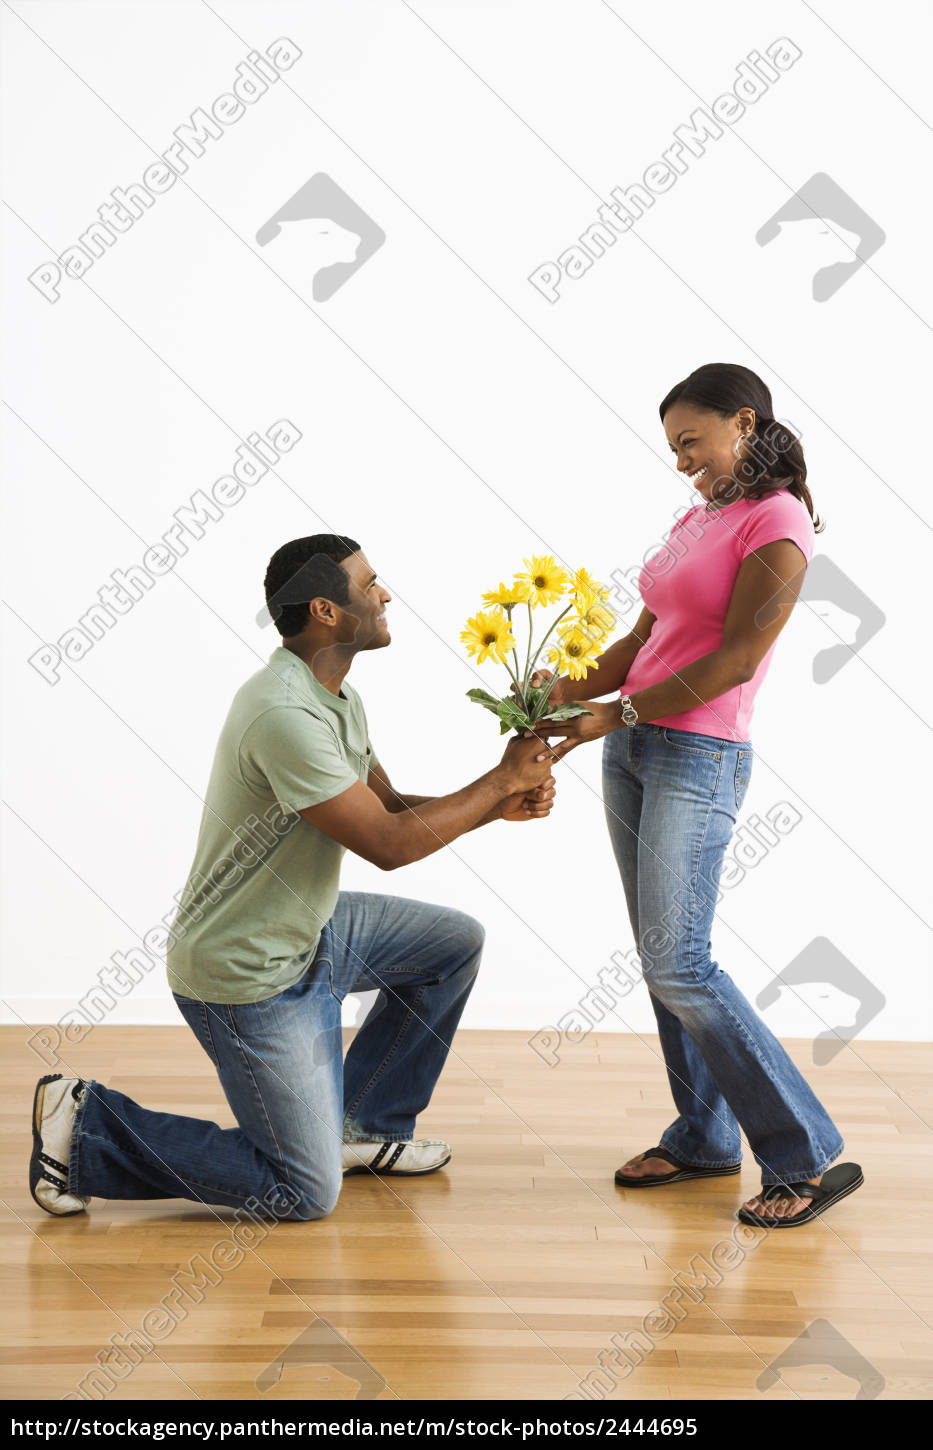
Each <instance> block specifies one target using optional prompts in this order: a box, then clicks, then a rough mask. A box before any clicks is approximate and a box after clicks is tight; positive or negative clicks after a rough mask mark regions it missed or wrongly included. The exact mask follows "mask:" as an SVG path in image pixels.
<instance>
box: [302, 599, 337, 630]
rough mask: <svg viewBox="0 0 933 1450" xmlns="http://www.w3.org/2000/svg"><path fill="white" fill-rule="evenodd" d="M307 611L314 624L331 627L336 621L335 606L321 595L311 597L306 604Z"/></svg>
mask: <svg viewBox="0 0 933 1450" xmlns="http://www.w3.org/2000/svg"><path fill="white" fill-rule="evenodd" d="M308 611H309V614H310V617H311V620H313V622H314V623H315V624H324V625H327V626H328V627H329V628H330V629H333V628H334V626H335V625H336V623H337V606H336V605H335V604H334V603H333V602H332V601H331V600H330V599H325V598H323V596H319V597H318V598H317V599H312V600H311V601H310V602H309V604H308ZM309 622H310V621H309Z"/></svg>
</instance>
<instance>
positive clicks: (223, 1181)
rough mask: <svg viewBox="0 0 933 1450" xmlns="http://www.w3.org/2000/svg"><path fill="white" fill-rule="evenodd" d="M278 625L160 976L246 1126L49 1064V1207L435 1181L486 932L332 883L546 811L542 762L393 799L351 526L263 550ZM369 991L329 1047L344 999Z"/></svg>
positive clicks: (536, 753) (319, 1200)
mask: <svg viewBox="0 0 933 1450" xmlns="http://www.w3.org/2000/svg"><path fill="white" fill-rule="evenodd" d="M265 591H266V600H267V604H268V607H269V612H270V613H271V614H272V616H273V618H274V619H275V622H276V626H277V628H278V630H279V633H280V634H281V636H282V644H281V645H280V646H279V648H277V649H275V650H273V652H272V655H271V656H270V659H269V663H268V665H265V666H263V668H262V669H260V670H259V671H257V673H256V674H254V675H253V676H252V677H251V678H250V679H249V680H247V681H246V683H245V684H244V685H243V686H242V687H241V688H240V690H239V691H238V692H237V694H236V696H235V697H234V700H233V704H232V706H231V708H230V712H229V714H228V716H227V719H226V722H225V724H224V727H223V730H222V731H221V735H220V740H219V743H218V745H217V750H216V754H215V757H214V764H213V769H212V772H211V777H210V782H209V784H208V788H207V796H206V801H205V806H204V812H203V815H202V819H201V827H200V832H199V835H198V842H197V848H196V852H195V858H194V862H193V863H192V867H191V873H190V875H189V878H188V882H187V884H186V886H185V889H184V891H183V892H182V895H181V897H180V898H179V908H178V912H177V914H176V916H175V919H174V921H173V922H172V927H171V931H170V933H169V939H168V944H167V953H166V959H167V963H168V970H169V982H170V985H171V987H172V990H173V993H174V995H175V1000H176V1002H177V1003H178V1006H179V1008H180V1010H181V1012H182V1015H183V1016H184V1018H185V1021H186V1022H187V1023H188V1025H189V1026H190V1027H191V1029H192V1031H193V1032H194V1033H195V1035H196V1037H197V1038H198V1041H199V1042H200V1043H201V1045H202V1047H203V1048H204V1050H205V1051H206V1052H207V1054H208V1056H209V1057H210V1059H211V1061H212V1062H213V1064H214V1066H215V1068H216V1069H217V1072H218V1075H219V1077H220V1081H221V1084H222V1086H223V1089H224V1093H225V1094H226V1097H227V1101H228V1103H229V1104H230V1107H231V1109H232V1111H233V1114H234V1117H235V1118H236V1121H237V1124H238V1127H236V1128H220V1127H218V1126H217V1124H216V1123H211V1122H206V1121H203V1120H201V1119H198V1118H187V1117H179V1116H175V1115H174V1114H168V1113H162V1112H153V1111H152V1110H151V1109H148V1108H143V1107H141V1106H140V1105H139V1104H138V1103H135V1102H133V1101H132V1100H131V1099H130V1098H128V1097H126V1096H125V1095H124V1094H123V1093H119V1092H116V1091H114V1090H113V1089H112V1088H107V1087H104V1086H103V1085H102V1084H101V1083H98V1082H94V1081H87V1082H85V1081H82V1080H81V1079H78V1078H66V1077H63V1076H61V1075H60V1074H58V1075H53V1076H51V1077H46V1078H43V1079H42V1080H41V1081H40V1083H39V1084H38V1086H37V1088H36V1094H35V1100H34V1105H33V1138H34V1148H33V1154H32V1159H31V1163H30V1188H31V1191H32V1194H33V1197H34V1198H35V1200H36V1202H37V1203H39V1204H40V1205H41V1207H42V1208H44V1209H46V1210H47V1211H48V1212H49V1213H52V1214H56V1215H64V1214H72V1213H80V1212H82V1211H83V1210H84V1209H85V1208H86V1207H87V1204H88V1202H89V1199H90V1198H91V1197H92V1196H94V1195H97V1196H100V1197H105V1198H188V1199H194V1200H196V1201H199V1202H203V1203H209V1204H226V1205H228V1206H233V1207H236V1208H244V1207H248V1208H251V1209H252V1208H254V1207H256V1206H257V1205H259V1204H260V1203H261V1204H262V1205H265V1208H266V1209H267V1210H268V1211H269V1212H270V1213H272V1214H275V1215H277V1216H279V1217H285V1218H297V1219H314V1218H321V1217H323V1216H324V1215H325V1214H328V1213H330V1212H331V1210H332V1209H333V1207H334V1205H335V1203H336V1202H337V1197H338V1194H339V1192H340V1188H341V1183H342V1179H343V1175H344V1174H345V1173H352V1172H364V1171H371V1172H375V1173H380V1174H383V1173H391V1174H414V1173H432V1172H434V1171H435V1170H436V1169H438V1168H442V1167H443V1166H444V1164H445V1163H447V1162H448V1160H449V1159H450V1156H451V1150H450V1147H449V1146H448V1144H447V1143H444V1142H440V1141H437V1140H434V1139H423V1138H422V1139H415V1138H414V1126H415V1118H416V1116H417V1115H418V1113H419V1112H421V1111H422V1109H423V1108H424V1107H425V1106H426V1104H427V1103H428V1102H429V1101H430V1098H431V1093H432V1091H433V1089H434V1084H435V1083H436V1081H437V1078H438V1076H439V1074H440V1071H441V1068H442V1067H443V1065H444V1061H445V1059H446V1056H447V1052H448V1049H449V1047H450V1043H451V1040H452V1038H453V1035H454V1032H455V1030H456V1027H457V1023H458V1022H459V1020H460V1015H461V1013H462V1011H463V1008H464V1005H465V1004H466V1000H467V997H468V996H469V993H470V990H471V988H472V986H473V982H474V980H475V977H476V972H477V969H478V967H479V960H480V952H481V948H482V942H483V929H482V927H481V926H480V924H479V922H478V921H475V920H474V919H473V918H472V917H470V916H466V915H464V913H462V912H460V911H453V910H450V909H448V908H445V907H441V906H430V905H427V904H425V903H423V902H418V901H409V900H404V899H402V898H398V897H393V896H379V895H371V894H368V893H364V892H340V891H339V872H340V862H341V858H342V856H343V853H344V851H345V850H351V851H355V852H356V853H357V855H359V856H362V857H364V859H365V860H367V861H372V862H373V863H374V864H375V865H377V866H379V867H381V868H382V869H383V870H385V871H392V870H395V869H396V868H397V867H399V866H404V865H407V864H408V863H409V862H412V861H420V860H422V859H423V858H424V857H426V856H430V855H431V854H432V853H433V852H435V851H437V850H439V849H440V848H441V847H442V846H445V845H447V844H448V843H449V842H451V841H454V840H456V838H457V837H458V836H460V835H462V834H463V833H464V832H465V831H469V830H473V829H474V828H475V827H477V826H482V825H487V824H488V823H489V822H491V821H497V820H506V821H526V820H532V819H535V818H540V817H542V816H546V815H547V814H548V812H549V811H550V809H551V806H552V804H553V797H554V781H553V777H552V776H551V775H550V764H549V759H550V757H549V755H548V754H547V753H541V744H540V742H539V741H537V740H520V739H512V740H510V742H509V744H508V745H507V747H506V749H505V753H504V754H503V756H502V759H501V761H500V762H499V764H498V765H496V766H495V767H494V768H493V769H492V770H490V771H488V772H487V773H486V774H485V775H482V776H480V778H479V779H478V780H475V781H473V782H472V784H470V785H467V786H464V787H463V788H462V789H461V790H458V791H455V792H454V793H453V794H451V795H446V796H439V797H436V798H435V797H431V796H415V795H400V794H399V793H398V792H397V791H395V790H394V789H393V787H392V785H391V783H390V781H389V777H388V776H387V774H386V772H385V770H384V768H383V766H382V765H381V764H380V762H379V761H378V760H377V758H376V755H375V753H374V751H373V748H372V745H371V744H370V740H369V733H368V729H367V724H366V715H365V713H364V710H363V705H362V702H361V700H360V698H359V696H358V695H357V693H356V691H355V690H353V689H352V688H351V687H350V686H349V685H348V684H347V683H346V676H347V673H348V671H349V669H350V666H351V665H352V663H353V661H354V659H355V657H356V656H357V654H359V653H361V652H362V651H365V650H373V649H382V648H383V647H384V646H385V645H387V644H389V642H390V636H389V631H388V626H387V624H386V615H385V610H386V605H387V604H388V603H389V602H390V598H391V596H390V595H389V593H388V591H387V590H386V589H385V588H384V587H383V585H382V584H381V583H380V582H379V580H378V579H377V576H376V574H375V572H374V570H373V569H372V567H371V566H370V564H369V563H368V561H367V560H366V558H365V556H364V555H363V553H362V552H361V550H360V546H359V545H358V544H357V543H355V542H354V541H353V540H352V539H345V538H341V537H339V536H337V535H333V534H315V535H313V536H311V537H310V538H304V539H294V540H293V541H292V542H291V543H289V544H286V545H284V547H283V548H281V549H279V550H278V551H277V552H276V553H275V554H274V555H273V557H272V559H271V561H270V563H269V567H268V570H267V573H266V579H265ZM373 988H376V989H378V990H379V996H378V997H377V999H376V1002H375V1005H374V1008H373V1010H372V1011H371V1012H370V1014H369V1015H368V1017H367V1019H366V1021H365V1023H364V1024H363V1026H362V1027H361V1028H360V1030H359V1031H358V1032H357V1034H356V1036H355V1038H354V1041H353V1043H352V1045H351V1047H350V1049H349V1051H348V1053H347V1057H346V1061H345V1062H344V1061H342V1039H341V1013H340V1007H341V1002H342V1001H343V998H344V997H345V996H346V995H347V993H348V992H353V991H365V990H370V989H373Z"/></svg>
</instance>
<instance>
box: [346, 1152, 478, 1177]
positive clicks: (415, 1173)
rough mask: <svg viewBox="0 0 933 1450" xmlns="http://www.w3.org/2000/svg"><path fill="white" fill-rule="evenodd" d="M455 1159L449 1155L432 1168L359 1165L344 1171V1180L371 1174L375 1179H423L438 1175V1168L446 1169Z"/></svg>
mask: <svg viewBox="0 0 933 1450" xmlns="http://www.w3.org/2000/svg"><path fill="white" fill-rule="evenodd" d="M452 1157H453V1154H452V1153H448V1154H447V1157H446V1158H445V1159H444V1161H443V1162H442V1163H432V1164H431V1167H430V1168H369V1167H368V1166H367V1165H366V1164H365V1163H357V1164H355V1165H354V1166H353V1167H352V1168H345V1169H344V1170H343V1176H344V1178H352V1176H353V1174H354V1173H371V1174H372V1175H373V1177H374V1178H423V1177H424V1175H425V1173H436V1172H437V1170H438V1168H444V1167H445V1166H446V1165H447V1164H448V1163H449V1162H450V1160H451V1158H452Z"/></svg>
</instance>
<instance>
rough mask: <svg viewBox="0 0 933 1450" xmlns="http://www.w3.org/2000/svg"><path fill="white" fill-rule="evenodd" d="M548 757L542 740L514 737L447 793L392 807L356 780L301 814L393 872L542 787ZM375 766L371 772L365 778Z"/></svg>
mask: <svg viewBox="0 0 933 1450" xmlns="http://www.w3.org/2000/svg"><path fill="white" fill-rule="evenodd" d="M550 761H551V756H550V752H548V751H547V750H546V748H545V747H543V746H542V743H541V741H539V740H520V739H518V738H517V737H515V738H513V739H511V740H510V741H509V743H508V745H507V746H506V748H505V754H504V755H503V757H502V759H501V761H500V762H499V764H498V765H496V766H494V767H493V769H492V770H490V771H487V773H486V774H485V775H481V776H480V777H479V779H478V780H474V781H473V782H472V783H471V784H470V785H466V786H464V787H463V789H462V790H458V791H454V793H453V794H452V795H443V796H436V797H434V798H433V799H432V798H430V797H429V798H428V799H427V800H426V801H423V802H421V803H420V804H418V805H417V807H414V808H412V807H409V808H407V809H406V808H404V807H400V808H399V809H398V810H395V811H391V810H389V809H387V807H386V805H385V804H384V802H383V800H382V799H381V798H380V795H379V794H377V791H376V790H372V789H370V787H369V785H364V784H363V782H362V781H357V783H356V784H355V785H352V786H350V788H349V789H348V790H345V791H342V792H341V793H340V795H337V796H334V797H333V798H332V799H331V800H329V801H324V802H323V804H321V805H318V806H308V807H306V808H305V809H304V810H303V811H301V812H300V814H301V815H302V816H303V817H304V819H305V820H306V821H308V822H310V824H311V825H312V826H316V827H317V829H318V830H319V831H323V832H324V834H325V835H326V836H330V837H331V838H332V839H333V840H335V841H339V842H340V844H341V846H346V848H347V850H348V851H354V852H355V853H356V855H357V856H362V857H363V859H364V860H366V861H371V862H372V863H373V865H374V866H379V867H380V868H381V870H383V871H394V870H396V868H397V867H399V866H407V865H409V864H410V863H411V862H412V861H421V860H423V859H424V858H425V857H426V856H431V855H433V854H434V852H435V851H439V850H440V848H441V846H446V845H449V843H450V842H451V841H455V840H456V839H457V837H458V836H462V835H463V833H464V832H465V831H469V830H471V829H472V828H473V827H474V826H477V825H479V824H480V822H481V821H483V820H484V818H486V817H487V816H488V817H489V818H490V819H496V816H495V815H493V814H492V813H493V812H494V811H495V810H496V808H497V807H498V806H499V805H500V804H501V803H502V802H504V801H506V800H507V799H508V798H509V797H510V796H514V795H516V794H518V793H519V792H521V793H522V794H523V795H525V794H527V793H528V792H529V791H534V790H536V789H537V788H538V787H539V786H543V784H544V782H545V781H546V780H547V779H548V777H549V776H550ZM379 769H380V768H379V767H378V766H377V767H376V770H375V771H371V772H370V777H372V776H374V775H376V772H377V771H378V770H379ZM382 774H383V776H384V775H385V772H382ZM377 781H378V776H377ZM379 788H380V790H382V791H383V792H384V791H386V790H388V791H389V792H391V790H392V787H391V786H390V785H388V782H387V780H386V781H385V783H383V782H382V781H379ZM413 799H416V800H417V799H419V798H418V797H415V798H413Z"/></svg>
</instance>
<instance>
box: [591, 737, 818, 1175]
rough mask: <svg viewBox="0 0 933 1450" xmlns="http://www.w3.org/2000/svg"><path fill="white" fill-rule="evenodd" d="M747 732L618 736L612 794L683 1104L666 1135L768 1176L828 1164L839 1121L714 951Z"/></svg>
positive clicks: (612, 813) (692, 1155)
mask: <svg viewBox="0 0 933 1450" xmlns="http://www.w3.org/2000/svg"><path fill="white" fill-rule="evenodd" d="M751 765H752V748H751V745H750V744H749V743H748V742H747V741H744V742H739V743H736V742H734V741H731V740H720V739H718V738H716V737H714V736H711V735H699V734H696V733H695V732H693V731H689V730H672V729H670V728H668V727H666V726H662V725H635V726H634V727H632V728H631V729H619V730H616V731H613V733H612V734H611V735H609V736H607V737H606V742H605V746H604V751H603V799H604V801H605V807H606V819H607V822H608V825H609V834H610V836H611V838H612V847H613V850H614V852H615V857H616V861H617V863H618V866H619V871H620V873H621V876H622V885H623V888H624V891H625V898H626V903H627V905H628V913H629V920H630V921H631V925H632V931H633V932H634V934H635V941H636V944H637V947H638V952H639V956H640V959H641V965H642V968H643V971H644V977H645V983H646V985H647V987H648V991H649V994H650V997H651V1005H652V1007H653V1008H654V1013H655V1016H656V1018H657V1022H658V1031H659V1033H660V1037H661V1050H662V1052H663V1053H664V1061H665V1064H666V1066H667V1074H668V1079H669V1081H670V1085H671V1091H672V1093H673V1096H674V1105H675V1107H676V1109H677V1112H678V1115H679V1116H678V1117H677V1118H676V1119H675V1120H674V1122H673V1123H671V1125H670V1127H669V1128H667V1130H666V1131H665V1132H664V1134H663V1136H662V1138H661V1146H662V1147H663V1148H666V1149H667V1150H668V1152H670V1153H673V1154H674V1156H675V1157H677V1158H679V1159H681V1160H682V1161H683V1162H684V1163H688V1164H691V1165H696V1166H697V1167H707V1168H714V1167H715V1168H720V1167H726V1166H728V1165H730V1164H736V1163H738V1162H739V1161H740V1160H741V1157H742V1132H744V1134H745V1137H746V1138H747V1140H748V1143H749V1146H750V1148H751V1150H752V1152H753V1153H754V1155H755V1159H756V1161H757V1162H758V1163H759V1165H760V1167H761V1176H762V1182H763V1183H765V1184H769V1183H792V1182H800V1181H801V1180H802V1179H805V1178H815V1177H816V1176H817V1175H818V1174H820V1173H822V1172H823V1171H824V1169H826V1168H827V1167H828V1166H829V1164H830V1163H831V1162H832V1161H833V1159H834V1158H836V1157H838V1155H839V1154H840V1153H841V1151H842V1148H843V1142H842V1138H841V1137H840V1135H839V1132H838V1129H837V1128H836V1127H835V1125H834V1124H833V1122H832V1119H831V1118H830V1117H829V1116H828V1114H827V1113H826V1111H825V1109H824V1108H823V1107H822V1105H821V1104H820V1103H819V1101H818V1100H817V1098H816V1097H815V1095H814V1093H813V1092H812V1090H811V1089H810V1088H809V1087H808V1085H807V1083H806V1081H805V1079H804V1078H803V1077H802V1076H801V1074H800V1073H799V1072H798V1071H797V1069H796V1067H795V1066H794V1064H793V1063H792V1062H791V1060H790V1058H789V1057H788V1055H787V1053H786V1052H785V1051H784V1048H783V1047H782V1046H781V1044H780V1043H779V1042H778V1040H777V1038H776V1037H775V1036H774V1035H773V1033H771V1032H769V1030H768V1028H767V1027H766V1026H765V1025H764V1023H763V1022H762V1020H761V1018H760V1017H759V1016H758V1014H757V1013H756V1012H755V1010H754V1008H753V1007H752V1006H751V1004H750V1003H749V1002H748V1001H747V1000H746V998H745V997H744V996H743V995H742V993H741V992H740V991H739V989H738V987H737V986H736V985H735V983H734V982H733V981H732V978H731V977H729V976H727V975H726V973H725V972H723V971H722V970H721V969H720V967H719V966H718V965H717V964H716V962H714V961H713V960H712V954H711V952H712V944H711V942H710V932H711V929H712V925H713V917H714V915H715V911H716V898H717V896H718V894H719V874H720V870H721V868H722V861H723V856H724V855H725V851H726V847H727V846H728V844H729V841H730V839H731V837H732V831H733V827H734V826H735V821H736V816H737V815H738V812H739V809H740V807H741V805H742V802H743V800H744V799H745V793H746V791H747V789H748V783H749V778H750V775H751Z"/></svg>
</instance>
